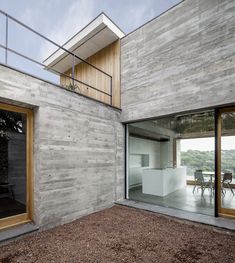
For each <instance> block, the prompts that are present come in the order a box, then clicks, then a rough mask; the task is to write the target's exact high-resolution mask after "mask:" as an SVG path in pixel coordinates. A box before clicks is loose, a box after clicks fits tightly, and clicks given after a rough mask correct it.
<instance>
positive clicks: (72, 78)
mask: <svg viewBox="0 0 235 263" xmlns="http://www.w3.org/2000/svg"><path fill="white" fill-rule="evenodd" d="M74 60H75V58H74V55H73V65H72V83H73V87H74V64H75V61H74Z"/></svg>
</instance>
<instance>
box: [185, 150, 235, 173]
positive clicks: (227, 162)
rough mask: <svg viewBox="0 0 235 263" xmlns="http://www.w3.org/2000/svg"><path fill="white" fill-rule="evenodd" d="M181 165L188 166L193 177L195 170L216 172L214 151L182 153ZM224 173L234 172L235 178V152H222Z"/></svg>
mask: <svg viewBox="0 0 235 263" xmlns="http://www.w3.org/2000/svg"><path fill="white" fill-rule="evenodd" d="M181 165H182V166H187V175H189V176H193V175H194V172H195V170H203V171H208V172H210V171H214V151H199V150H187V151H182V152H181ZM222 172H232V173H233V177H234V178H235V150H223V151H222Z"/></svg>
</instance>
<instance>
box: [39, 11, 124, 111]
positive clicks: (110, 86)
mask: <svg viewBox="0 0 235 263" xmlns="http://www.w3.org/2000/svg"><path fill="white" fill-rule="evenodd" d="M124 35H125V34H124V33H123V32H122V31H121V30H120V29H119V28H118V27H117V26H116V25H115V24H114V23H113V22H112V21H111V20H110V19H109V18H108V17H107V16H106V15H105V14H104V13H101V14H100V15H99V16H97V17H96V18H95V19H94V20H93V21H91V22H90V23H89V24H88V25H87V26H85V27H84V28H83V29H82V30H81V31H79V32H78V33H77V34H76V35H74V36H73V37H72V38H70V39H69V40H68V41H67V42H66V43H65V44H64V45H63V47H64V48H65V49H66V50H68V51H70V52H71V53H68V52H66V51H65V50H62V49H57V50H56V51H55V52H54V53H52V54H51V55H50V56H49V57H48V58H47V59H46V60H44V65H46V69H47V70H49V71H56V72H60V73H61V74H60V84H61V85H62V86H64V87H65V88H68V89H71V90H74V91H75V92H78V93H79V94H82V95H84V96H88V97H91V98H93V99H95V100H98V101H101V102H104V103H107V104H110V105H112V106H115V107H118V108H120V39H121V38H122V37H124Z"/></svg>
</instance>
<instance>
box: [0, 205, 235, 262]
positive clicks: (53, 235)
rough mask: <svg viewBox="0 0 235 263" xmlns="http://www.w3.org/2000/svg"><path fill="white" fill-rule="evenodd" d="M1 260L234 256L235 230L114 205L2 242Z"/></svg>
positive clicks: (184, 259) (163, 259)
mask: <svg viewBox="0 0 235 263" xmlns="http://www.w3.org/2000/svg"><path fill="white" fill-rule="evenodd" d="M0 262H2V263H9V262H27V263H30V262H43V263H47V262H55V263H60V262H70V263H73V262H97V263H98V262H102V263H103V262H105V263H109V262H110V263H113V262H132V263H133V262H158V263H161V262H163V263H167V262H213V263H215V262H223V263H225V262H229V263H230V262H235V234H234V233H233V232H226V231H224V230H220V229H215V228H212V227H209V226H204V225H200V224H196V223H190V222H187V221H184V220H177V219H173V218H170V217H166V216H162V215H159V214H155V213H151V212H146V211H142V210H137V209H133V208H127V207H122V206H118V205H116V206H113V207H112V208H109V209H106V210H103V211H101V212H97V213H94V214H91V215H89V216H86V217H83V218H82V219H79V220H76V221H74V222H72V223H69V224H65V225H63V226H59V227H56V228H53V229H50V230H47V231H43V232H37V233H35V234H32V235H30V236H26V237H23V238H21V239H19V240H16V241H13V242H11V243H9V244H8V245H5V246H1V247H0Z"/></svg>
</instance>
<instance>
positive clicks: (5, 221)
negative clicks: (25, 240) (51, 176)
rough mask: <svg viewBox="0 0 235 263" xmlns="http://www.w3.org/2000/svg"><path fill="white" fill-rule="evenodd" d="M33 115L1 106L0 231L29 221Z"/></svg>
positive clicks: (18, 108)
mask: <svg viewBox="0 0 235 263" xmlns="http://www.w3.org/2000/svg"><path fill="white" fill-rule="evenodd" d="M31 162H32V112H31V110H29V109H25V108H21V107H15V106H11V105H6V104H1V103H0V229H1V228H5V227H8V226H12V225H17V224H19V223H22V222H25V221H28V220H30V219H31V218H32V215H31V214H32V198H31V195H32V188H31V180H32V174H31V169H32V164H31Z"/></svg>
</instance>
